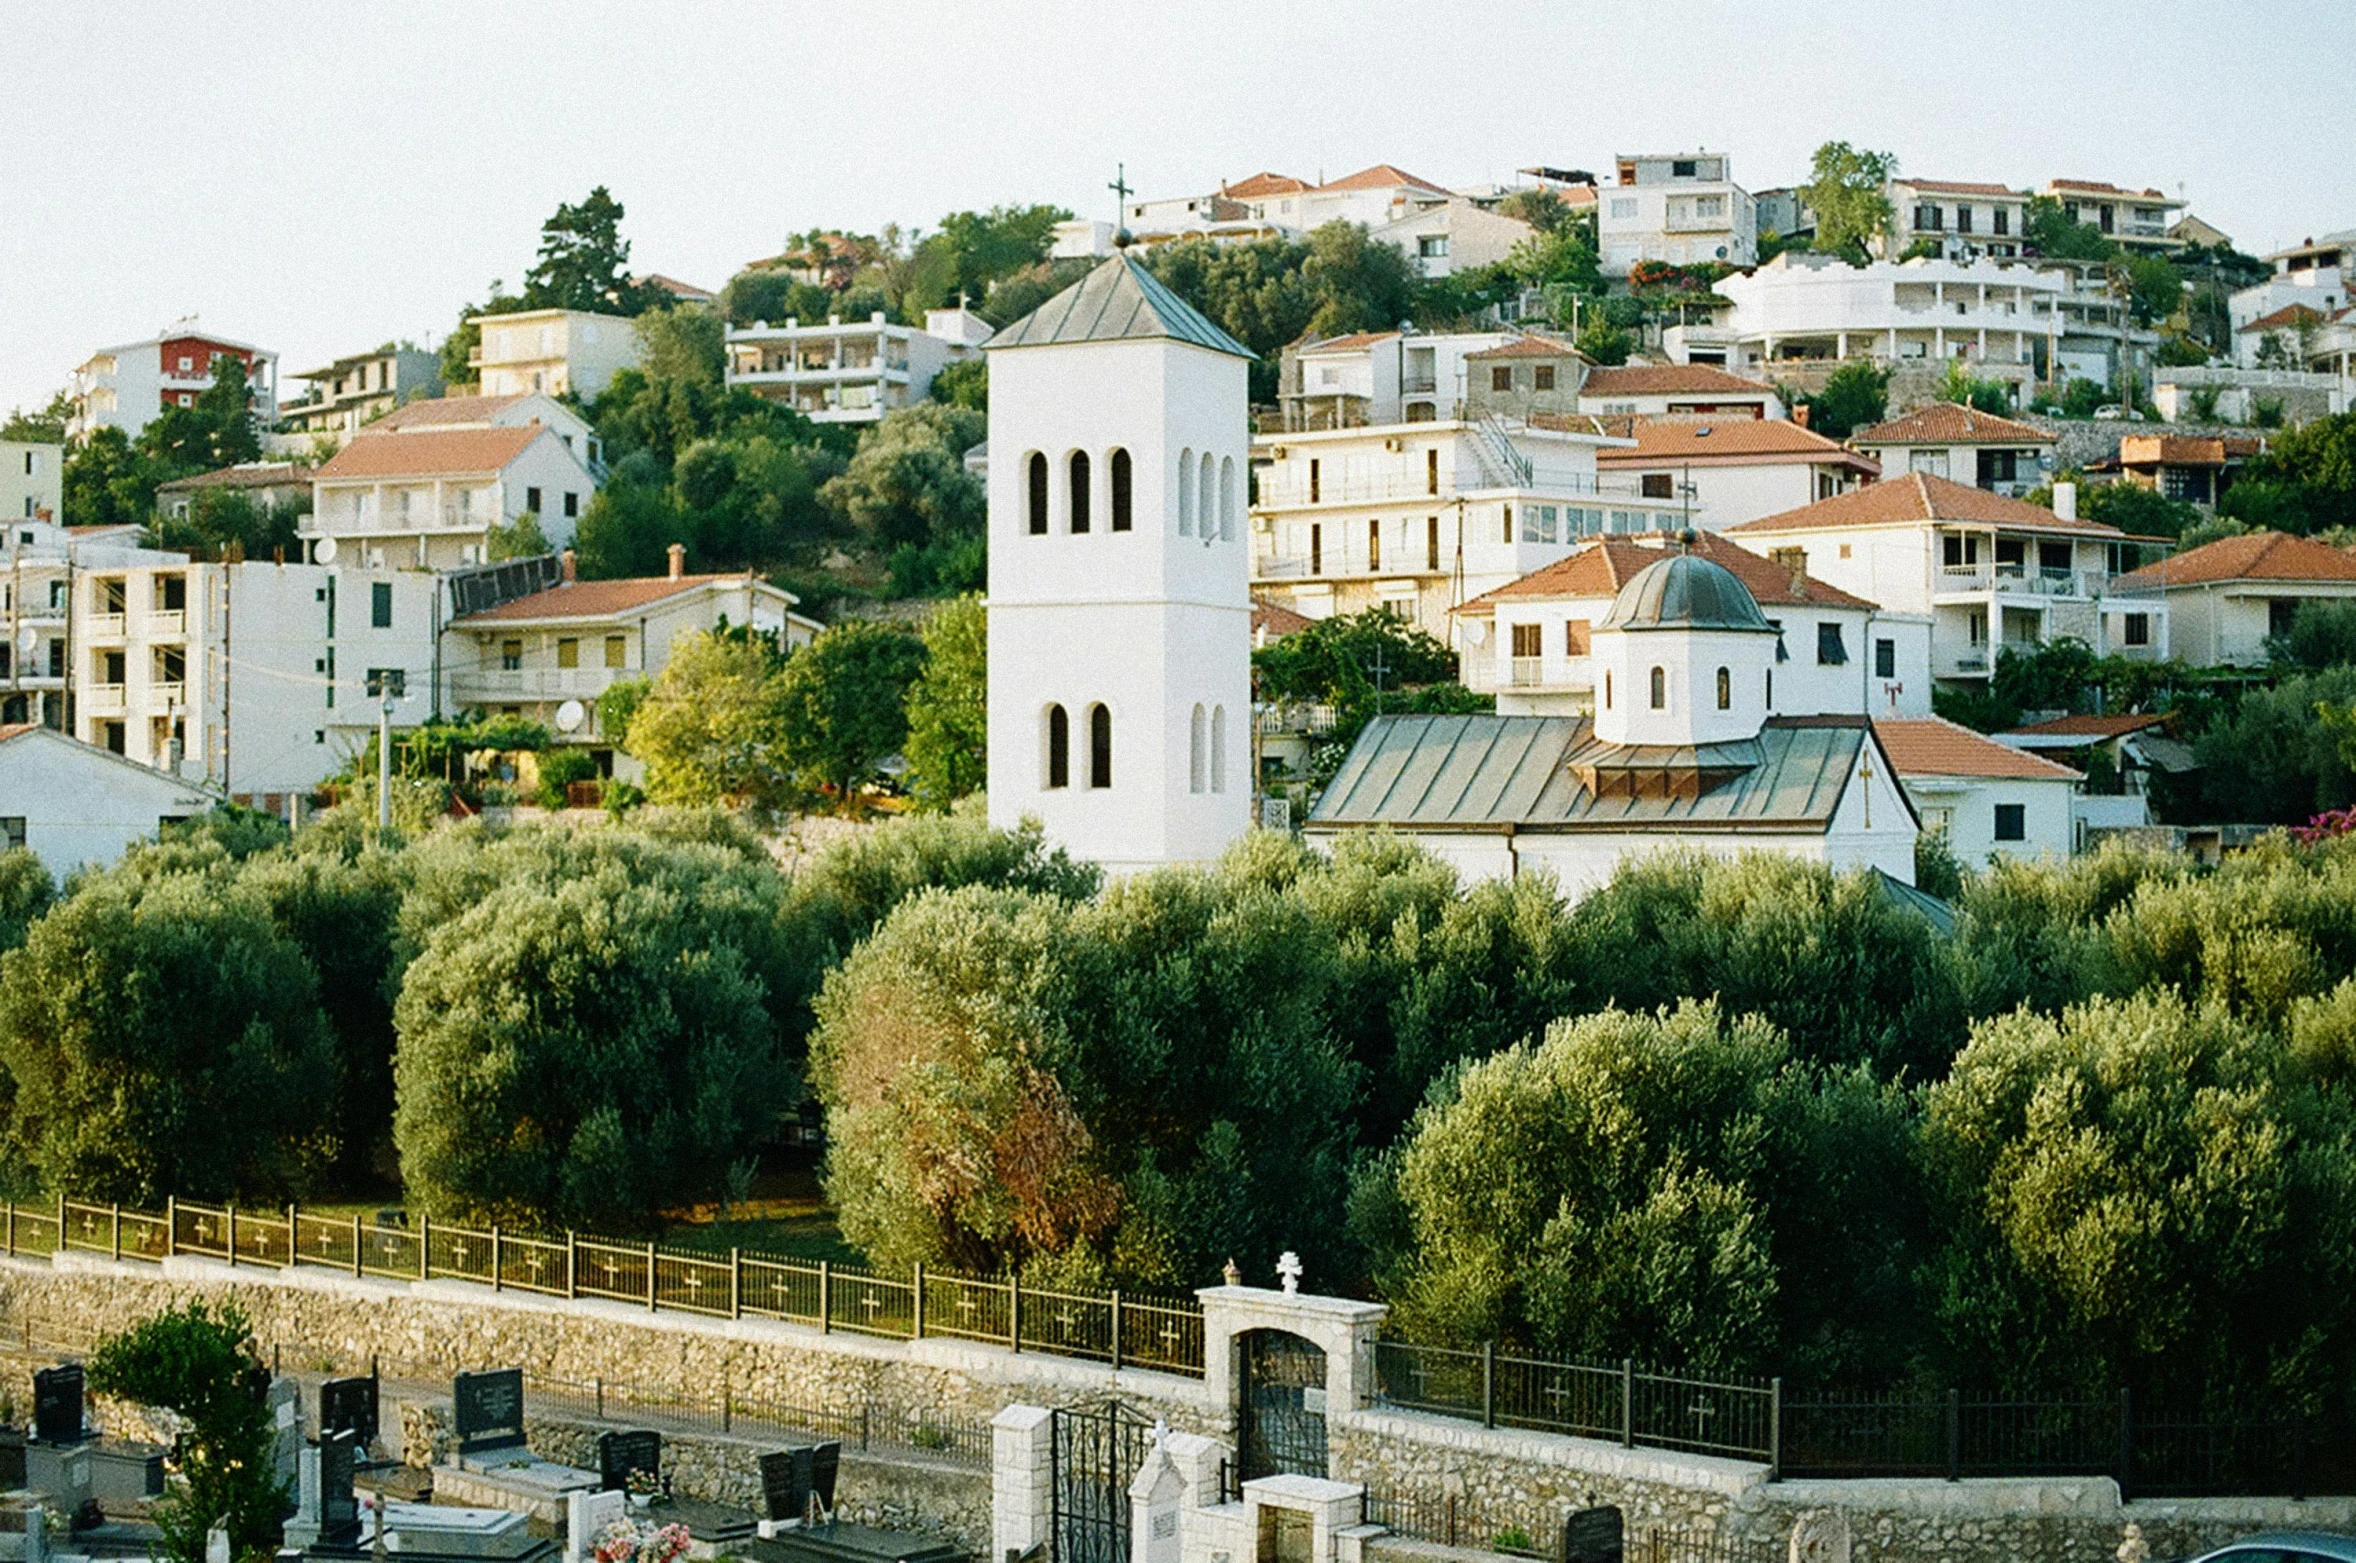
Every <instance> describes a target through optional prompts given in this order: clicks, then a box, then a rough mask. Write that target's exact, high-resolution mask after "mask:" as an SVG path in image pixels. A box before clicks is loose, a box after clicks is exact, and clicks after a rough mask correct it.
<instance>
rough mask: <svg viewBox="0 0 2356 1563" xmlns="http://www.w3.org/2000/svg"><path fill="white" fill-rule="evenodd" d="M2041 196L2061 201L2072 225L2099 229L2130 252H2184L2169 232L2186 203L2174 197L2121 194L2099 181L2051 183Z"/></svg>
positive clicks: (2141, 192) (2151, 193)
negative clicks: (2081, 224) (2077, 224)
mask: <svg viewBox="0 0 2356 1563" xmlns="http://www.w3.org/2000/svg"><path fill="white" fill-rule="evenodd" d="M2038 194H2040V195H2049V196H2051V197H2053V198H2054V199H2055V200H2056V201H2059V202H2060V203H2061V209H2062V215H2063V216H2064V217H2067V218H2068V219H2069V220H2070V221H2072V222H2075V223H2085V224H2087V225H2088V226H2089V227H2093V228H2098V229H2100V230H2101V231H2102V234H2103V236H2104V237H2105V238H2107V239H2109V240H2110V241H2111V242H2113V243H2114V244H2118V245H2121V246H2123V247H2125V248H2127V249H2130V250H2142V251H2145V252H2146V253H2151V254H2160V255H2170V254H2174V253H2175V252H2176V251H2178V250H2181V249H2183V248H2184V240H2182V239H2181V238H2178V237H2177V236H2175V235H2174V234H2172V233H2171V232H2169V230H2170V229H2172V228H2174V227H2175V226H2176V223H2177V220H2178V219H2179V218H2181V217H2182V216H2183V215H2184V203H2183V202H2182V201H2179V200H2177V199H2176V198H2175V197H2174V196H2170V195H2163V194H2161V193H2160V192H2159V191H2157V190H2122V189H2121V188H2119V187H2118V186H2117V185H2114V184H2105V183H2103V182H2102V181H2100V180H2096V179H2048V180H2047V181H2045V188H2044V189H2043V190H2040V191H2039V192H2038Z"/></svg>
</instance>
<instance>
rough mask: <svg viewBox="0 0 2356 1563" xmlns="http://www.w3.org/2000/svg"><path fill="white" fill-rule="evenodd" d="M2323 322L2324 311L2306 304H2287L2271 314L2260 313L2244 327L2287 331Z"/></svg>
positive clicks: (2255, 329)
mask: <svg viewBox="0 0 2356 1563" xmlns="http://www.w3.org/2000/svg"><path fill="white" fill-rule="evenodd" d="M2322 324H2323V313H2322V311H2320V310H2316V309H2311V308H2309V307H2308V306H2307V305H2305V304H2285V305H2283V306H2282V308H2280V309H2278V310H2276V311H2275V312H2274V313H2273V314H2271V315H2260V316H2259V317H2258V318H2257V319H2255V320H2253V321H2251V322H2250V323H2249V324H2248V325H2246V326H2244V327H2242V329H2243V330H2244V331H2285V330H2289V329H2291V328H2293V327H2296V326H2319V325H2322Z"/></svg>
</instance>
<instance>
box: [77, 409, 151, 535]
mask: <svg viewBox="0 0 2356 1563" xmlns="http://www.w3.org/2000/svg"><path fill="white" fill-rule="evenodd" d="M176 475H177V474H175V473H174V472H172V470H171V469H170V468H168V467H166V466H165V465H164V464H163V463H161V462H159V461H157V460H155V459H154V458H153V457H150V456H148V455H145V454H144V453H142V452H140V451H137V450H134V449H133V448H132V446H131V437H130V436H129V435H127V434H125V433H124V432H123V431H122V430H121V429H119V428H116V427H115V426H114V425H113V424H101V425H100V426H99V427H97V428H95V429H93V430H91V431H90V434H89V436H88V437H87V438H85V439H84V440H83V441H82V442H81V443H80V444H79V445H76V446H75V447H74V448H73V450H72V452H71V453H70V454H69V455H68V456H67V457H66V462H65V471H64V474H63V478H62V481H63V485H64V492H63V499H64V504H65V514H64V515H63V516H61V517H59V518H58V519H59V520H61V521H63V522H64V523H65V524H66V525H68V526H120V525H123V524H125V523H130V524H133V525H138V524H143V523H145V522H146V521H147V520H148V519H149V518H150V517H152V516H153V515H154V514H155V490H156V485H157V484H159V483H162V482H164V481H165V480H166V479H168V478H171V477H174V476H176Z"/></svg>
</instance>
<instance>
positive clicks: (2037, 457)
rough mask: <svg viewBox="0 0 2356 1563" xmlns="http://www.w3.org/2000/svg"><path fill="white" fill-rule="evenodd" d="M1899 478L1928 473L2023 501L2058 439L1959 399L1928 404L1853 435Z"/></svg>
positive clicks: (2045, 471)
mask: <svg viewBox="0 0 2356 1563" xmlns="http://www.w3.org/2000/svg"><path fill="white" fill-rule="evenodd" d="M1849 443H1850V444H1851V445H1853V446H1855V447H1856V448H1857V449H1858V450H1861V451H1863V452H1864V453H1865V454H1866V455H1868V456H1871V457H1873V458H1874V459H1875V460H1876V461H1878V462H1880V463H1881V466H1882V470H1884V471H1885V472H1888V473H1890V474H1892V475H1893V476H1895V475H1896V474H1898V473H1901V472H1927V473H1929V474H1930V475H1931V476H1932V477H1934V478H1948V479H1952V480H1953V481H1955V482H1957V483H1969V484H1970V485H1972V487H1974V488H1984V489H1986V490H1987V491H1988V492H1989V493H1991V494H2003V495H2005V496H2007V497H2008V498H2013V499H2018V498H2019V497H2020V496H2021V495H2023V494H2026V493H2027V492H2029V490H2031V489H2033V488H2038V487H2041V486H2042V485H2043V484H2044V483H2045V481H2046V479H2047V477H2048V476H2049V475H2050V474H2051V473H2052V471H2053V466H2054V455H2053V452H2054V445H2055V441H2054V437H2053V436H2052V435H2050V434H2048V433H2046V432H2045V431H2044V430H2043V429H2040V428H2037V427H2035V426H2034V425H2032V424H2026V423H2020V422H2017V421H2015V420H2013V419H2011V418H1999V417H1997V416H1996V415H1994V414H1993V413H1984V412H1982V411H1980V410H1979V409H1978V408H1977V407H1966V406H1964V405H1962V404H1961V403H1960V402H1929V403H1926V404H1924V405H1923V406H1921V407H1917V408H1916V409H1915V410H1914V411H1912V412H1910V413H1907V414H1905V415H1904V416H1902V417H1897V418H1890V419H1885V420H1884V421H1882V422H1880V423H1877V424H1873V425H1871V426H1869V427H1867V428H1863V429H1859V430H1857V431H1856V432H1855V433H1853V434H1851V435H1850V436H1849Z"/></svg>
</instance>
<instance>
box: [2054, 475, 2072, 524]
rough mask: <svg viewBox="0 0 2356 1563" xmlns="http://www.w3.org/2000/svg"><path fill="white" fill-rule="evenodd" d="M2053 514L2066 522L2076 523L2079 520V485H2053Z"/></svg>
mask: <svg viewBox="0 0 2356 1563" xmlns="http://www.w3.org/2000/svg"><path fill="white" fill-rule="evenodd" d="M2053 513H2054V514H2055V515H2057V516H2059V517H2061V518H2062V519H2063V520H2064V521H2075V520H2077V519H2078V485H2077V484H2075V483H2056V484H2055V485H2053Z"/></svg>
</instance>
